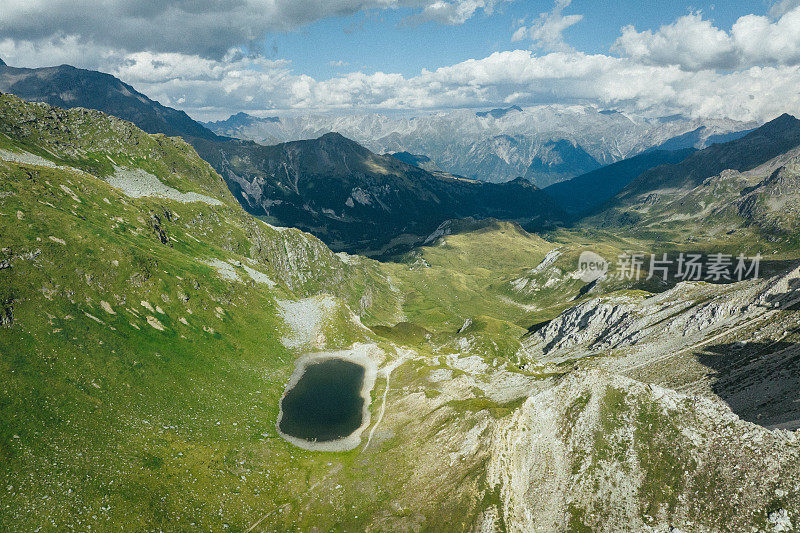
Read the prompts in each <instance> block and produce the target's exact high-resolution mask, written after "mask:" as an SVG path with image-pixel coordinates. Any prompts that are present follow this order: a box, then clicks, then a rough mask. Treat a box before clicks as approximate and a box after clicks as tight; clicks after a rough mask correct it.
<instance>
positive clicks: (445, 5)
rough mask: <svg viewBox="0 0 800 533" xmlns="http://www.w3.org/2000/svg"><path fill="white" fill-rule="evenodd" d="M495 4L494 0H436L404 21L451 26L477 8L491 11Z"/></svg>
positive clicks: (466, 17)
mask: <svg viewBox="0 0 800 533" xmlns="http://www.w3.org/2000/svg"><path fill="white" fill-rule="evenodd" d="M496 4H497V1H496V0H450V1H444V0H436V1H434V2H431V3H429V4H428V5H427V6H425V7H424V8H423V9H422V11H421V12H420V13H417V14H415V15H412V16H410V17H407V18H406V19H405V21H404V23H405V24H410V25H415V24H421V23H424V22H431V21H432V22H438V23H440V24H447V25H451V26H452V25H456V24H464V23H465V22H466V21H467V20H469V19H471V18H472V17H473V16H474V15H475V14H476V13H477V12H478V11H479V10H483V11H484V12H485V13H488V14H490V13H492V12H493V11H494V7H495V5H496Z"/></svg>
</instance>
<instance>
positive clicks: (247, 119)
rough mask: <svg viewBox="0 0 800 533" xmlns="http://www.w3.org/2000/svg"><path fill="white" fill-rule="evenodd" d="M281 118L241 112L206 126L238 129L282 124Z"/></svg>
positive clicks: (208, 123)
mask: <svg viewBox="0 0 800 533" xmlns="http://www.w3.org/2000/svg"><path fill="white" fill-rule="evenodd" d="M280 121H281V119H280V118H279V117H254V116H253V115H250V114H248V113H245V112H244V111H239V112H238V113H236V114H235V115H231V116H229V117H228V118H226V119H225V120H218V121H215V122H206V126H209V127H211V128H215V127H216V128H238V127H242V126H252V125H254V124H257V123H259V122H280Z"/></svg>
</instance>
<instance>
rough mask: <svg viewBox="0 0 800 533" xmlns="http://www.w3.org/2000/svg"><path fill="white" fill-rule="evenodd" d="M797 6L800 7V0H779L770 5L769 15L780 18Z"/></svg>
mask: <svg viewBox="0 0 800 533" xmlns="http://www.w3.org/2000/svg"><path fill="white" fill-rule="evenodd" d="M796 7H800V0H779V1H778V2H775V3H774V4H772V6H770V8H769V16H770V17H772V18H774V19H779V18H781V17H782V16H784V15H785V14H786V13H788V12H789V11H792V10H793V9H794V8H796Z"/></svg>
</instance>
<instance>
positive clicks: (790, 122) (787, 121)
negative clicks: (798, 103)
mask: <svg viewBox="0 0 800 533" xmlns="http://www.w3.org/2000/svg"><path fill="white" fill-rule="evenodd" d="M798 125H800V120H798V119H797V117H795V116H794V115H790V114H789V113H784V114H782V115H781V116H779V117H776V118H774V119H772V120H770V121H769V122H767V123H766V124H764V125H763V126H762V128H767V127H786V126H790V127H791V126H798ZM759 129H760V128H759Z"/></svg>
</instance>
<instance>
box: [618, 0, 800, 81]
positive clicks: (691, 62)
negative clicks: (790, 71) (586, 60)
mask: <svg viewBox="0 0 800 533" xmlns="http://www.w3.org/2000/svg"><path fill="white" fill-rule="evenodd" d="M797 3H798V2H796V1H791V2H788V1H787V2H782V3H780V4H776V6H773V7H774V8H778V9H777V10H776V11H775V12H776V13H780V16H779V18H777V19H770V18H769V17H766V16H757V15H746V16H743V17H741V18H739V19H738V20H737V21H736V22H735V23H734V25H733V27H732V28H731V30H730V32H726V31H724V30H721V29H719V28H717V27H715V26H714V25H713V24H712V23H711V21H709V20H707V19H704V18H703V16H702V14H701V13H694V14H691V15H686V16H684V17H681V18H679V19H678V20H677V21H676V22H674V23H673V24H668V25H665V26H662V27H661V28H659V29H658V30H656V31H651V30H645V31H642V32H639V31H637V30H636V28H634V27H633V26H627V27H625V28H623V29H622V35H621V36H620V37H619V39H617V41H616V43H615V45H614V48H613V49H614V51H617V52H619V53H621V54H623V55H625V56H627V57H630V58H632V59H634V60H637V61H640V62H643V63H648V64H653V65H678V66H680V67H681V68H683V69H685V70H691V71H698V70H704V69H742V68H749V67H753V66H778V65H797V64H800V7H792V5H794V4H797Z"/></svg>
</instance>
